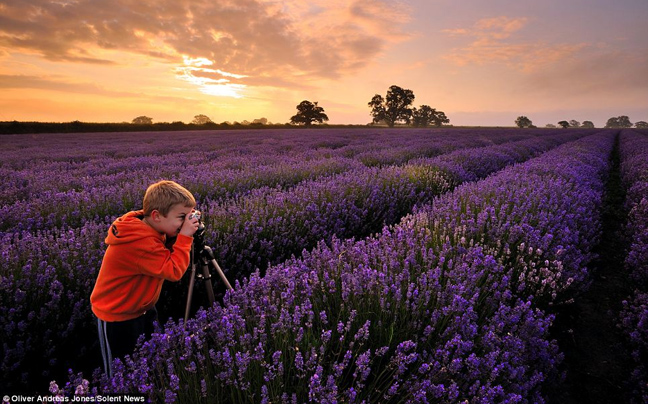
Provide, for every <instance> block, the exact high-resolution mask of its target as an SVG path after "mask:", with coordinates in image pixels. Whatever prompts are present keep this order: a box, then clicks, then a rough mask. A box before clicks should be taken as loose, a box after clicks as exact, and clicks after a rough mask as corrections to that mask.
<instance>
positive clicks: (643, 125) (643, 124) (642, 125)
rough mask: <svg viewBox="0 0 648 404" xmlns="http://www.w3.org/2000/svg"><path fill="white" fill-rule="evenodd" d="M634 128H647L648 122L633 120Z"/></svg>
mask: <svg viewBox="0 0 648 404" xmlns="http://www.w3.org/2000/svg"><path fill="white" fill-rule="evenodd" d="M635 128H638V129H647V128H648V122H646V121H639V122H635Z"/></svg>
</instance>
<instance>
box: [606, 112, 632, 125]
mask: <svg viewBox="0 0 648 404" xmlns="http://www.w3.org/2000/svg"><path fill="white" fill-rule="evenodd" d="M605 127H606V128H631V127H632V122H630V118H628V117H627V116H626V115H621V116H617V117H612V118H610V119H608V120H607V123H606V124H605Z"/></svg>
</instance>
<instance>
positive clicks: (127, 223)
mask: <svg viewBox="0 0 648 404" xmlns="http://www.w3.org/2000/svg"><path fill="white" fill-rule="evenodd" d="M142 219H144V211H143V210H137V211H132V212H128V213H126V214H125V215H123V216H122V217H120V218H118V219H117V220H115V221H114V222H113V224H112V225H111V226H110V229H109V230H108V236H107V237H106V244H107V245H118V244H126V243H132V242H134V241H137V240H141V239H143V238H148V237H157V238H159V239H161V240H164V238H165V237H164V235H163V234H160V233H158V232H157V231H156V230H155V229H154V228H152V227H151V226H149V225H148V224H146V223H145V222H144V221H142Z"/></svg>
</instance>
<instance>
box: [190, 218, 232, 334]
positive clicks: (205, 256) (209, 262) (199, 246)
mask: <svg viewBox="0 0 648 404" xmlns="http://www.w3.org/2000/svg"><path fill="white" fill-rule="evenodd" d="M204 231H205V225H204V224H202V223H200V225H199V227H198V231H197V232H196V234H194V244H193V245H192V246H191V267H190V268H189V269H190V270H191V275H190V278H189V291H188V293H187V304H186V306H185V316H184V323H185V324H186V323H187V319H189V311H190V309H191V299H192V298H193V289H194V284H195V282H196V278H198V279H201V280H203V281H204V282H205V288H206V289H207V299H208V300H209V305H210V306H212V305H213V304H214V302H215V301H216V298H215V297H214V288H213V286H212V280H211V271H210V270H209V269H210V266H211V267H212V268H214V269H215V270H216V272H217V273H218V275H219V276H220V278H221V280H222V281H223V283H224V284H225V286H226V287H227V289H230V290H231V289H232V285H230V283H229V281H228V280H227V277H225V273H224V272H223V270H222V269H221V267H220V265H218V262H216V258H215V257H214V251H213V250H212V249H211V247H209V246H206V245H204V243H203V238H202V235H203V233H204ZM199 264H200V266H201V268H202V273H199V274H197V273H196V267H197V266H198V265H199Z"/></svg>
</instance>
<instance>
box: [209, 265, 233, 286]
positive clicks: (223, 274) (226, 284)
mask: <svg viewBox="0 0 648 404" xmlns="http://www.w3.org/2000/svg"><path fill="white" fill-rule="evenodd" d="M211 263H212V265H213V266H214V268H216V272H218V275H219V276H220V277H221V279H222V280H223V283H224V284H225V286H227V289H229V290H232V289H233V288H232V285H230V283H229V281H228V280H227V277H225V273H224V272H223V270H222V269H221V267H220V265H218V262H216V260H215V259H212V260H211Z"/></svg>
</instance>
